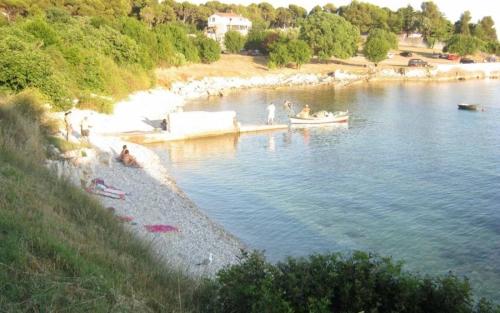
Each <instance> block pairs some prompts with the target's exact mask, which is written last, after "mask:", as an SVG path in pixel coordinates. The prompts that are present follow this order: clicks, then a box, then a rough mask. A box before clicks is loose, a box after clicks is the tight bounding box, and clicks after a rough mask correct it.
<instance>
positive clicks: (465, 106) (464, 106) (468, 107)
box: [458, 103, 477, 111]
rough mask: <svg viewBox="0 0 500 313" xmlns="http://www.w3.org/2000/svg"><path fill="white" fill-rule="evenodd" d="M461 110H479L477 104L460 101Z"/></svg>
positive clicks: (459, 107)
mask: <svg viewBox="0 0 500 313" xmlns="http://www.w3.org/2000/svg"><path fill="white" fill-rule="evenodd" d="M458 109H459V110H468V111H477V104H467V103H460V104H459V105H458Z"/></svg>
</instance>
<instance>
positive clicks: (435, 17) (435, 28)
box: [418, 1, 453, 47]
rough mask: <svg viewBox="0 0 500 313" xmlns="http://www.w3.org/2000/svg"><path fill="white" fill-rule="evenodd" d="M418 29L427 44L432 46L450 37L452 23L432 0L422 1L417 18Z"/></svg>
mask: <svg viewBox="0 0 500 313" xmlns="http://www.w3.org/2000/svg"><path fill="white" fill-rule="evenodd" d="M418 23H419V29H420V32H421V33H422V35H423V36H424V39H425V40H426V42H427V44H428V45H429V46H430V47H433V46H434V44H435V43H436V42H437V41H446V40H448V39H449V38H450V36H451V34H452V31H453V25H452V24H451V22H450V21H448V20H447V19H446V18H445V17H444V14H443V13H442V12H441V11H439V8H438V7H437V5H436V4H434V2H432V1H429V2H423V3H422V12H421V14H420V19H419V22H418Z"/></svg>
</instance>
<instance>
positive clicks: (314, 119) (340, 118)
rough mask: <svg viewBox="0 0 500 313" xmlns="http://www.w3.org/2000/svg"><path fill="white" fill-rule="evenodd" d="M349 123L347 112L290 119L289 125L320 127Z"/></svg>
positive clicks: (323, 113) (322, 113) (323, 112)
mask: <svg viewBox="0 0 500 313" xmlns="http://www.w3.org/2000/svg"><path fill="white" fill-rule="evenodd" d="M348 121H349V111H338V112H333V113H332V112H326V111H320V112H317V113H315V114H313V115H311V116H309V117H299V116H294V117H290V124H293V125H297V124H300V125H322V124H333V123H347V122H348Z"/></svg>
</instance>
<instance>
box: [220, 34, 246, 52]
mask: <svg viewBox="0 0 500 313" xmlns="http://www.w3.org/2000/svg"><path fill="white" fill-rule="evenodd" d="M224 46H225V47H226V50H227V51H229V52H231V53H239V52H240V51H241V49H243V47H244V46H245V37H244V36H243V35H241V34H240V33H239V32H237V31H235V30H230V31H228V32H227V33H226V34H225V35H224Z"/></svg>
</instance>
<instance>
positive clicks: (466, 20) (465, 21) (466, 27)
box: [455, 11, 472, 36]
mask: <svg viewBox="0 0 500 313" xmlns="http://www.w3.org/2000/svg"><path fill="white" fill-rule="evenodd" d="M471 20H472V16H471V14H470V11H465V12H464V13H462V15H461V16H460V20H458V21H457V22H456V23H455V33H456V34H461V35H464V36H470V34H471V32H470V21H471Z"/></svg>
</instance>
